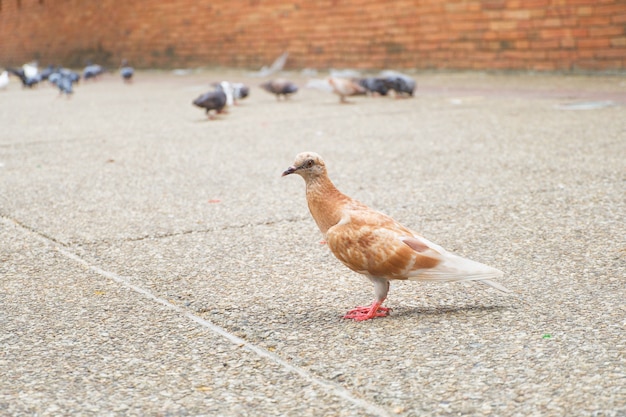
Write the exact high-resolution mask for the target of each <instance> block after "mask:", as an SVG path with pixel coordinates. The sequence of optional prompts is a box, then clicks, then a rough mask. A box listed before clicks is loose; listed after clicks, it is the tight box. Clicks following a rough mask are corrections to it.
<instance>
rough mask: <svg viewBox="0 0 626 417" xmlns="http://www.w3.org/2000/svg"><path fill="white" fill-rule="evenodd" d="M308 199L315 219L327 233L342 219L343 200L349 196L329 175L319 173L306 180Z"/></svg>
mask: <svg viewBox="0 0 626 417" xmlns="http://www.w3.org/2000/svg"><path fill="white" fill-rule="evenodd" d="M306 199H307V203H308V204H309V211H311V215H312V216H313V219H315V222H316V223H317V226H318V227H319V229H320V231H321V232H322V233H323V234H324V235H326V232H327V231H328V229H330V228H331V227H333V226H334V225H336V224H337V223H339V221H340V220H341V206H342V205H341V202H342V201H343V200H346V199H347V197H346V196H345V195H343V194H342V193H341V192H340V191H339V190H338V189H337V187H335V185H334V184H333V183H332V181H331V180H330V179H329V178H328V176H327V175H319V176H316V177H312V178H308V180H307V181H306Z"/></svg>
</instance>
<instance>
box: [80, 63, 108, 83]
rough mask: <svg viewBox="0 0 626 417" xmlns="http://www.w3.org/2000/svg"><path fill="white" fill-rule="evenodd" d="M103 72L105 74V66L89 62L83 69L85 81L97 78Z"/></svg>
mask: <svg viewBox="0 0 626 417" xmlns="http://www.w3.org/2000/svg"><path fill="white" fill-rule="evenodd" d="M102 74H104V68H102V67H101V66H100V65H95V64H89V65H87V66H86V67H85V69H84V70H83V79H85V81H87V80H90V79H97V78H98V77H99V76H100V75H102Z"/></svg>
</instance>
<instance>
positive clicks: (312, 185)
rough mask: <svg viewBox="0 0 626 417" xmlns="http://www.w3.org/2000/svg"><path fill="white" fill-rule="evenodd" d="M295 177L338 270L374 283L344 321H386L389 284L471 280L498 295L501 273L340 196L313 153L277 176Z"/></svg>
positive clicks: (503, 288)
mask: <svg viewBox="0 0 626 417" xmlns="http://www.w3.org/2000/svg"><path fill="white" fill-rule="evenodd" d="M289 174H298V175H300V176H301V177H302V178H304V181H305V183H306V198H307V203H308V206H309V210H310V212H311V215H312V216H313V219H314V220H315V222H316V223H317V226H318V227H319V229H320V231H321V232H322V234H323V235H324V238H325V239H326V242H327V243H328V247H329V248H330V250H331V251H332V252H333V254H334V255H335V256H336V257H337V259H339V260H340V261H341V262H342V263H343V264H344V265H346V266H347V267H348V268H350V269H352V270H353V271H355V272H358V273H360V274H363V275H365V276H367V277H368V278H369V279H370V280H371V281H372V282H373V283H374V290H375V293H376V299H375V300H374V302H373V303H372V305H371V306H367V307H357V308H356V309H354V310H351V311H349V312H348V314H346V316H345V318H351V319H355V320H367V319H371V318H373V317H380V316H386V315H387V314H388V312H389V309H388V308H385V307H382V306H381V304H382V303H383V301H384V300H385V298H387V293H388V291H389V280H393V279H399V280H406V279H408V280H418V281H441V282H449V281H467V280H474V281H479V282H481V283H483V284H487V285H489V286H491V287H494V288H496V289H498V290H500V291H503V292H509V290H507V289H506V288H505V287H503V286H502V285H500V284H497V283H495V282H493V281H490V279H493V278H499V277H501V276H502V275H503V273H502V272H501V271H499V270H497V269H495V268H492V267H489V266H487V265H484V264H481V263H478V262H475V261H471V260H469V259H465V258H462V257H460V256H457V255H454V254H452V253H450V252H448V251H446V250H445V249H443V248H442V247H441V246H439V245H436V244H434V243H432V242H430V241H428V240H426V239H425V238H423V237H422V236H420V235H418V234H417V233H416V232H414V231H412V230H411V229H408V228H406V227H404V226H402V225H401V224H400V223H398V222H397V221H395V220H394V219H393V218H391V217H389V216H387V215H385V214H383V213H380V212H378V211H376V210H373V209H371V208H369V207H367V206H366V205H365V204H363V203H361V202H359V201H357V200H354V199H352V198H350V197H348V196H347V195H345V194H343V193H341V192H340V191H339V190H338V189H337V188H336V187H335V185H334V184H333V183H332V182H331V181H330V179H329V178H328V174H327V171H326V165H325V163H324V161H323V160H322V158H321V157H320V156H319V155H318V154H316V153H314V152H304V153H301V154H299V155H298V156H296V160H295V162H294V164H293V165H292V166H290V167H289V168H288V169H287V170H286V171H285V172H283V176H285V175H289Z"/></svg>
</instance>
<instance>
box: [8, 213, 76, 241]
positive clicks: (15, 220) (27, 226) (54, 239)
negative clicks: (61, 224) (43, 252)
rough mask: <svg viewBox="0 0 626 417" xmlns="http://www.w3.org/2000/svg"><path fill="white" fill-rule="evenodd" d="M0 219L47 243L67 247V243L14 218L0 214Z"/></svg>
mask: <svg viewBox="0 0 626 417" xmlns="http://www.w3.org/2000/svg"><path fill="white" fill-rule="evenodd" d="M0 218H2V219H4V220H7V221H9V222H12V223H14V224H15V225H16V226H19V227H21V228H22V229H26V230H28V231H29V232H31V233H33V234H36V235H38V236H40V237H42V238H44V239H46V240H49V241H51V242H54V243H55V244H57V245H61V246H63V247H68V246H69V245H68V244H67V243H65V242H63V241H61V240H59V239H57V238H55V237H54V236H52V235H49V234H47V233H45V232H42V231H41V230H38V229H36V228H35V227H33V226H30V225H28V224H26V223H24V222H21V221H19V220H17V219H16V218H14V217H11V216H7V215H5V214H0Z"/></svg>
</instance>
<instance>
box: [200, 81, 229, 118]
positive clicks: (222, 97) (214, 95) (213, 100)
mask: <svg viewBox="0 0 626 417" xmlns="http://www.w3.org/2000/svg"><path fill="white" fill-rule="evenodd" d="M193 104H194V105H195V106H198V107H200V108H203V109H205V111H206V114H207V116H208V117H209V119H213V115H212V114H211V110H215V113H216V114H219V113H222V111H223V110H224V107H225V106H226V93H224V91H223V90H222V89H221V88H216V89H215V90H213V91H209V92H208V93H204V94H202V95H201V96H200V97H198V98H197V99H195V100H194V101H193Z"/></svg>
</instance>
